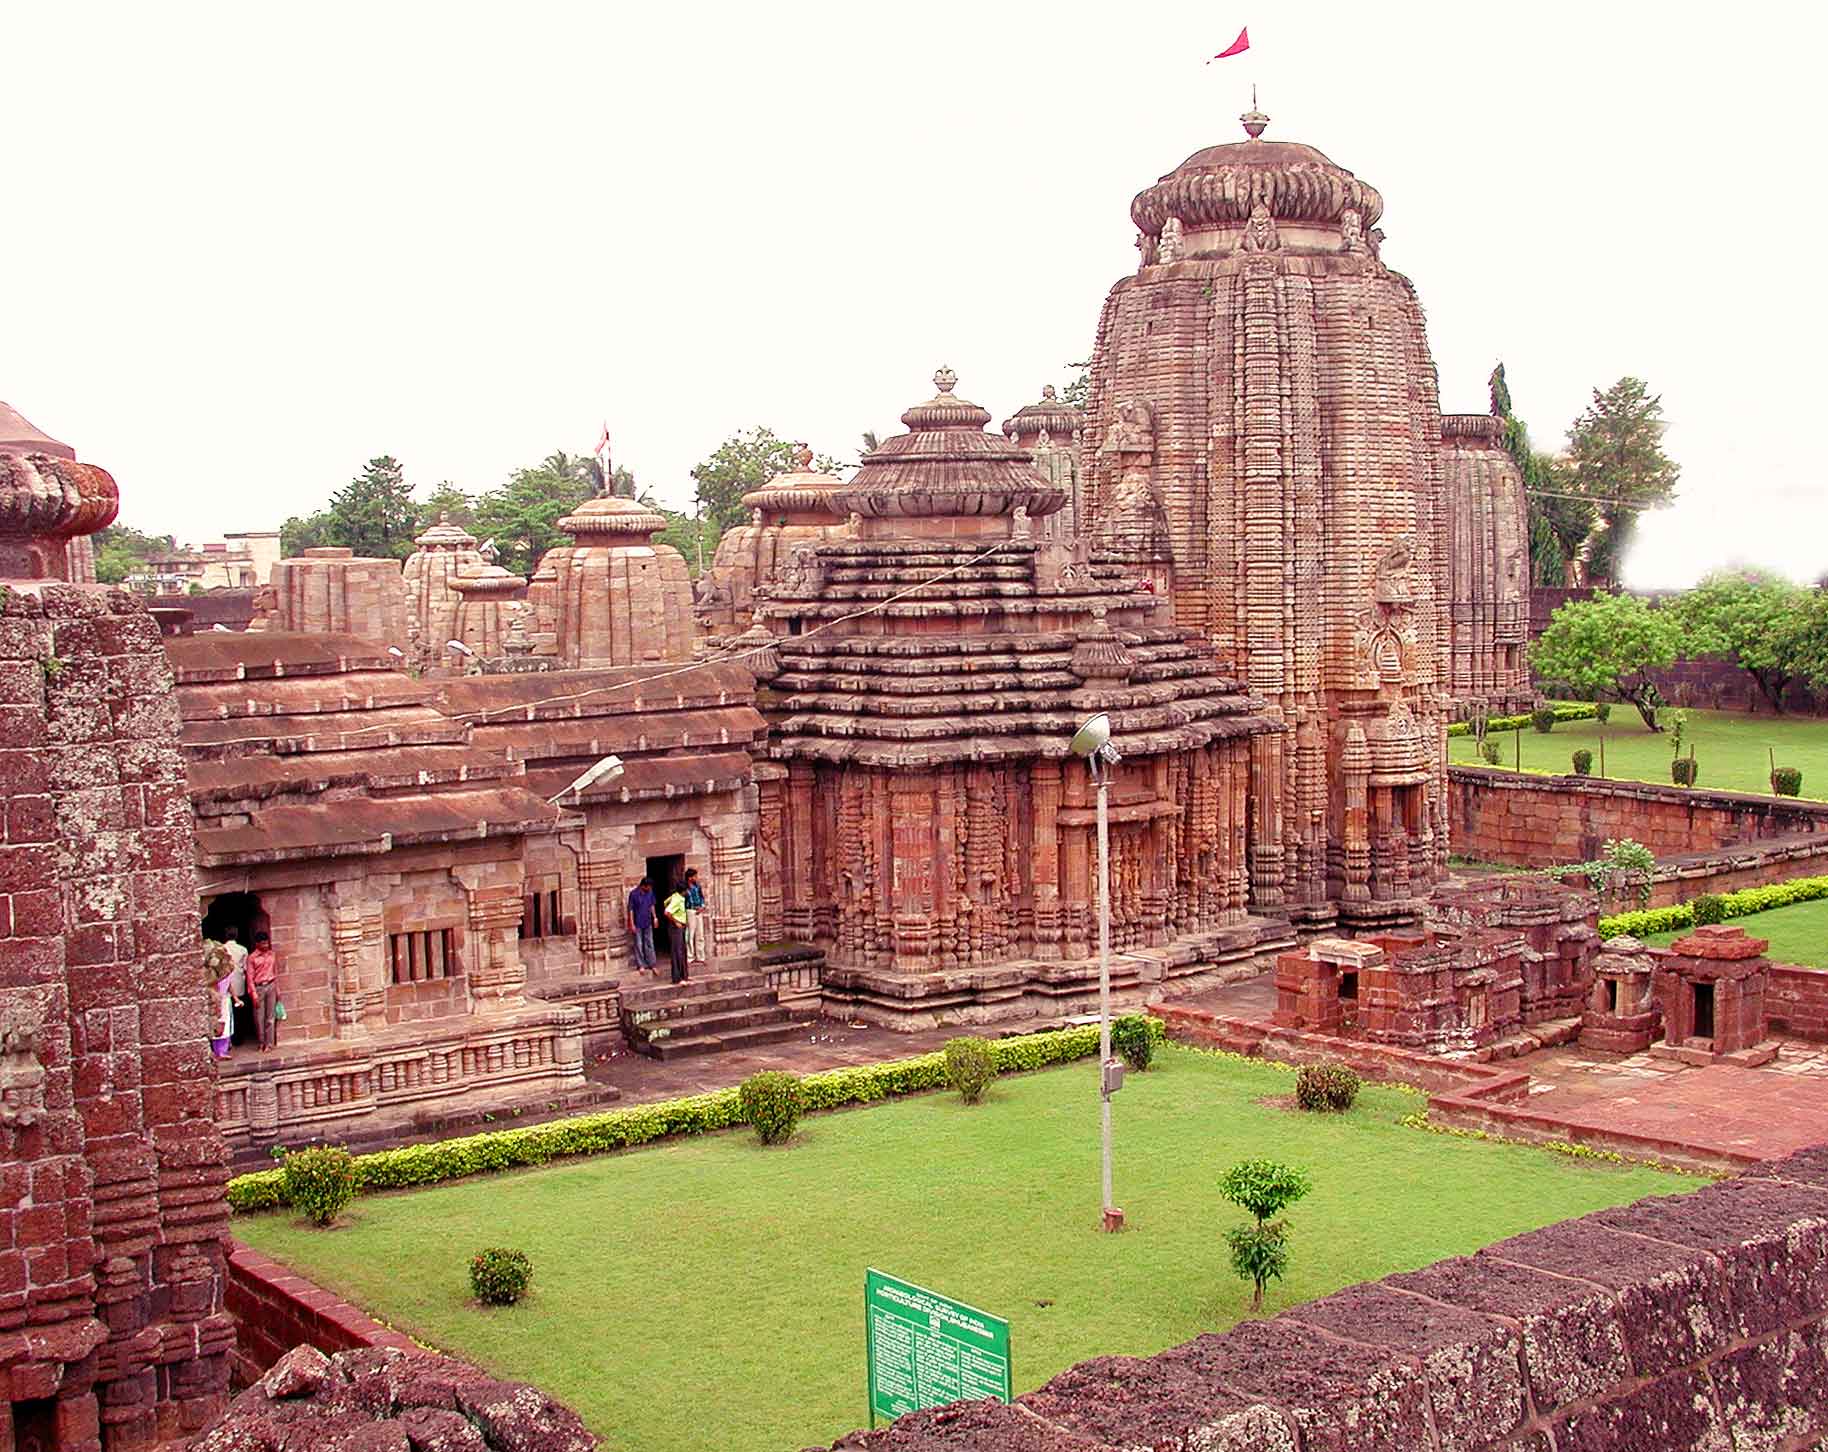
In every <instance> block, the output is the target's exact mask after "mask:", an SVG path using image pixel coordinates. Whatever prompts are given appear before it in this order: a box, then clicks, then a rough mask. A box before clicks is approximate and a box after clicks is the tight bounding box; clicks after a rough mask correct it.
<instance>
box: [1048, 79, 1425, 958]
mask: <svg viewBox="0 0 1828 1452" xmlns="http://www.w3.org/2000/svg"><path fill="white" fill-rule="evenodd" d="M1242 119H1243V123H1244V129H1245V132H1246V136H1247V139H1246V140H1243V141H1240V142H1236V143H1234V144H1231V145H1222V146H1212V147H1208V148H1206V149H1205V150H1203V151H1199V152H1196V153H1195V154H1194V155H1192V156H1191V157H1189V158H1188V159H1187V160H1186V161H1185V162H1184V163H1183V164H1182V165H1180V166H1179V167H1177V168H1175V169H1174V170H1173V171H1172V172H1170V173H1168V174H1167V175H1166V176H1164V177H1162V178H1161V180H1160V181H1158V182H1157V183H1155V184H1154V185H1153V186H1150V187H1147V188H1145V189H1144V190H1143V191H1142V192H1140V193H1139V194H1138V195H1137V197H1136V199H1135V200H1134V201H1133V202H1132V203H1131V207H1130V216H1131V218H1132V220H1133V221H1134V222H1135V224H1136V228H1137V233H1138V236H1137V246H1138V248H1139V250H1140V254H1141V265H1140V266H1139V268H1138V270H1137V272H1136V274H1135V275H1134V276H1132V277H1126V278H1123V279H1122V280H1120V281H1119V282H1118V283H1117V284H1116V285H1115V286H1114V287H1113V288H1112V289H1111V292H1110V295H1109V296H1108V297H1107V298H1106V300H1105V304H1104V311H1103V314H1102V315H1101V317H1100V319H1099V323H1098V331H1097V335H1096V342H1095V344H1094V348H1093V353H1092V376H1091V388H1090V393H1089V396H1088V398H1087V402H1086V411H1085V427H1084V447H1083V451H1082V458H1083V461H1084V464H1085V469H1086V473H1087V480H1086V485H1085V506H1086V520H1087V522H1088V523H1089V525H1090V526H1091V527H1092V530H1093V534H1094V547H1095V551H1096V552H1097V553H1098V554H1099V555H1104V554H1109V555H1110V556H1111V557H1113V558H1121V559H1125V560H1129V561H1134V562H1135V563H1136V564H1137V565H1138V566H1139V567H1146V568H1148V569H1149V570H1150V572H1151V573H1152V574H1153V573H1155V570H1156V566H1155V562H1156V561H1158V560H1159V561H1164V562H1165V563H1164V564H1163V566H1162V571H1161V575H1162V578H1164V579H1165V580H1166V582H1167V585H1166V593H1167V595H1168V597H1169V598H1170V599H1171V600H1172V602H1173V609H1174V618H1175V620H1176V621H1177V622H1178V623H1179V624H1180V625H1181V626H1182V627H1184V628H1186V629H1188V630H1193V631H1198V632H1200V633H1202V634H1203V635H1205V636H1207V637H1208V638H1209V639H1210V640H1211V641H1212V643H1213V645H1214V646H1215V647H1216V650H1217V653H1218V656H1219V659H1220V660H1221V661H1225V662H1228V663H1230V664H1231V665H1232V666H1233V667H1234V668H1235V669H1236V670H1237V671H1238V672H1239V673H1240V675H1241V678H1242V679H1241V684H1242V685H1243V686H1244V688H1245V689H1247V690H1249V691H1251V692H1252V693H1253V694H1255V695H1258V696H1261V697H1263V698H1264V699H1265V700H1266V702H1267V703H1268V705H1269V707H1270V709H1271V711H1272V713H1274V714H1275V716H1276V717H1277V719H1279V720H1281V721H1282V722H1283V723H1285V725H1286V727H1287V729H1286V730H1284V731H1277V732H1266V733H1264V734H1262V735H1260V736H1257V737H1256V738H1254V739H1253V743H1252V746H1251V751H1252V772H1253V777H1254V780H1255V781H1256V782H1257V783H1258V785H1257V787H1256V789H1255V793H1254V795H1255V796H1256V798H1257V802H1256V809H1255V810H1254V811H1253V813H1252V816H1251V822H1250V829H1249V830H1250V833H1251V843H1250V857H1251V874H1252V890H1253V891H1252V897H1253V901H1254V902H1256V903H1258V904H1260V905H1261V906H1262V907H1264V908H1265V909H1281V910H1286V911H1287V912H1289V913H1290V914H1291V915H1292V916H1293V918H1294V919H1295V921H1296V922H1297V923H1298V924H1302V925H1305V926H1309V927H1314V928H1319V927H1325V926H1327V925H1330V924H1332V923H1335V922H1337V923H1339V924H1341V925H1343V926H1346V927H1363V928H1375V927H1381V926H1388V925H1391V924H1397V923H1404V922H1413V921H1415V920H1416V919H1418V918H1419V917H1420V916H1421V913H1422V900H1423V899H1424V898H1426V897H1427V895H1428V892H1429V890H1430V889H1431V888H1432V887H1433V885H1434V884H1435V882H1436V881H1437V880H1438V879H1439V878H1440V877H1441V876H1442V875H1443V872H1444V869H1445V862H1446V854H1447V813H1446V799H1445V794H1444V783H1445V771H1446V753H1445V748H1444V742H1443V738H1442V728H1443V725H1444V723H1445V709H1446V705H1447V695H1446V685H1447V682H1446V678H1445V675H1444V668H1443V659H1444V655H1443V648H1444V646H1445V644H1446V642H1447V637H1448V621H1447V617H1446V613H1445V607H1446V602H1447V591H1448V562H1447V546H1448V538H1447V517H1446V510H1445V508H1444V493H1443V489H1442V462H1441V414H1440V404H1439V398H1438V390H1437V386H1436V378H1435V369H1434V363H1433V361H1432V359H1431V358H1430V356H1429V351H1428V338H1427V333H1426V329H1425V327H1424V324H1423V318H1422V309H1421V305H1420V303H1419V301H1418V300H1417V297H1416V294H1415V289H1414V288H1413V287H1412V286H1411V285H1410V283H1409V280H1408V279H1407V278H1405V277H1403V276H1401V275H1400V274H1398V273H1395V272H1392V271H1391V270H1390V269H1389V268H1388V267H1386V266H1385V265H1384V263H1383V262H1382V261H1381V260H1380V257H1379V247H1380V242H1381V238H1382V234H1381V232H1379V231H1378V230H1377V227H1376V223H1377V221H1378V218H1379V216H1380V215H1381V214H1382V212H1383V198H1382V197H1380V196H1379V195H1378V193H1377V191H1376V189H1375V188H1373V187H1371V186H1369V185H1367V184H1366V183H1365V182H1362V181H1360V180H1359V179H1358V178H1357V177H1355V176H1353V175H1352V173H1350V172H1348V171H1346V170H1344V169H1343V168H1341V167H1339V166H1336V165H1335V164H1334V163H1333V162H1332V161H1330V160H1328V159H1327V158H1326V157H1325V156H1323V155H1322V154H1321V153H1320V152H1318V151H1316V150H1314V149H1313V148H1312V147H1309V146H1301V145H1297V144H1295V143H1293V142H1284V141H1265V140H1264V139H1263V131H1264V128H1265V127H1266V126H1267V124H1268V121H1269V118H1268V117H1267V116H1264V115H1262V114H1261V113H1260V112H1257V111H1255V110H1252V111H1250V112H1249V113H1247V114H1246V115H1245V116H1244V117H1243V118H1242Z"/></svg>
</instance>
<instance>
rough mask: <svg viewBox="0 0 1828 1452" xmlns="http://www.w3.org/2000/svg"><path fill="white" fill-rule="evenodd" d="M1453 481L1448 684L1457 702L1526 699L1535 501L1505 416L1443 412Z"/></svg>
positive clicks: (1501, 707) (1446, 467)
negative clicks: (1508, 442)
mask: <svg viewBox="0 0 1828 1452" xmlns="http://www.w3.org/2000/svg"><path fill="white" fill-rule="evenodd" d="M1441 459H1442V464H1443V473H1444V474H1445V476H1446V477H1445V481H1444V482H1445V485H1446V491H1447V535H1448V548H1447V561H1448V599H1447V608H1448V619H1449V629H1450V632H1451V634H1450V639H1449V642H1448V651H1449V655H1448V663H1447V670H1446V683H1445V684H1446V687H1447V690H1448V691H1449V692H1450V693H1451V695H1452V696H1453V698H1454V700H1455V702H1456V703H1458V705H1459V707H1460V708H1461V709H1466V708H1469V707H1471V706H1474V705H1479V706H1483V707H1484V708H1485V709H1486V710H1490V711H1509V710H1519V711H1520V710H1524V709H1527V707H1528V706H1529V704H1530V702H1531V701H1532V700H1533V699H1534V696H1535V687H1534V686H1533V685H1532V683H1531V681H1530V666H1529V662H1528V661H1527V660H1526V659H1525V658H1524V651H1525V647H1526V646H1527V645H1528V644H1529V635H1530V540H1529V510H1528V507H1527V505H1526V504H1525V502H1524V495H1523V475H1522V474H1521V473H1520V472H1519V471H1518V468H1517V463H1516V460H1514V459H1512V458H1511V455H1510V452H1509V451H1508V450H1507V449H1506V448H1505V447H1504V421H1503V420H1502V419H1498V418H1494V417H1493V416H1492V415H1491V414H1488V413H1449V414H1443V415H1442V416H1441Z"/></svg>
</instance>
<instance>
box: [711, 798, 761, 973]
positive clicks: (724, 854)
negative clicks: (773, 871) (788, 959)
mask: <svg viewBox="0 0 1828 1452" xmlns="http://www.w3.org/2000/svg"><path fill="white" fill-rule="evenodd" d="M707 896H708V897H709V898H710V903H709V906H710V909H711V942H710V947H709V952H710V956H711V957H713V958H747V957H749V956H750V955H751V954H753V953H754V952H755V844H754V842H753V841H751V840H750V837H749V832H748V829H747V827H738V828H735V829H732V830H730V831H727V832H723V833H716V834H713V835H712V837H711V891H710V893H708V894H707Z"/></svg>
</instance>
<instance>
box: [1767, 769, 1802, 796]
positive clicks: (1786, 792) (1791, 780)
mask: <svg viewBox="0 0 1828 1452" xmlns="http://www.w3.org/2000/svg"><path fill="white" fill-rule="evenodd" d="M1771 790H1772V791H1774V792H1776V793H1777V795H1778V796H1780V797H1794V796H1799V795H1801V793H1802V790H1803V769H1802V768H1801V767H1800V766H1779V767H1774V768H1773V769H1772V771H1771Z"/></svg>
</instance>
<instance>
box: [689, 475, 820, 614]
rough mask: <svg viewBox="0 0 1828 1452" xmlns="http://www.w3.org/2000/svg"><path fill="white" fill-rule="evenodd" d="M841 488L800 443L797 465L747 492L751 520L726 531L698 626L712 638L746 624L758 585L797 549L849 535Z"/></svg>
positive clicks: (706, 583)
mask: <svg viewBox="0 0 1828 1452" xmlns="http://www.w3.org/2000/svg"><path fill="white" fill-rule="evenodd" d="M841 487H842V486H841V484H840V481H839V480H837V479H835V478H833V477H832V476H831V475H830V474H821V473H819V472H817V471H816V470H815V469H814V468H813V467H812V450H811V449H809V448H807V447H806V446H805V445H804V444H801V445H800V446H799V448H798V449H797V450H796V451H795V454H794V467H793V468H792V469H790V470H788V471H787V472H785V473H781V474H776V475H775V476H774V478H772V479H770V480H769V481H768V482H767V483H766V484H764V485H763V486H762V487H761V488H760V489H755V490H751V491H750V492H749V493H747V494H745V495H744V496H743V508H745V509H747V510H748V511H749V522H748V523H747V524H738V525H734V526H732V527H731V528H729V529H727V530H725V531H724V533H723V537H722V538H721V539H719V540H718V542H717V554H716V556H715V558H714V559H713V560H712V562H711V568H710V569H709V570H707V571H706V572H705V574H704V577H703V579H701V580H700V581H699V582H698V590H697V594H696V610H697V620H698V627H699V629H700V630H701V631H703V632H704V634H705V635H706V636H707V637H708V638H718V637H725V636H730V635H734V634H736V633H737V632H739V631H741V630H743V629H745V628H747V626H748V625H749V623H750V620H751V618H752V617H753V614H754V611H755V605H756V597H755V592H756V589H757V588H758V587H759V586H764V585H767V584H768V583H769V582H770V581H772V580H773V579H774V578H775V576H776V575H778V574H780V573H781V572H782V571H783V570H785V569H786V568H787V565H788V561H789V559H790V558H791V557H792V556H793V555H794V554H795V553H797V552H798V551H799V550H801V549H802V548H805V547H806V546H809V545H815V544H819V543H821V542H822V541H824V540H828V539H834V538H836V537H837V536H839V535H841V534H845V533H848V521H847V520H846V519H845V516H844V515H842V514H840V513H838V512H837V511H836V508H835V506H834V505H833V504H832V496H833V494H834V493H836V491H837V490H838V489H839V488H841Z"/></svg>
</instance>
